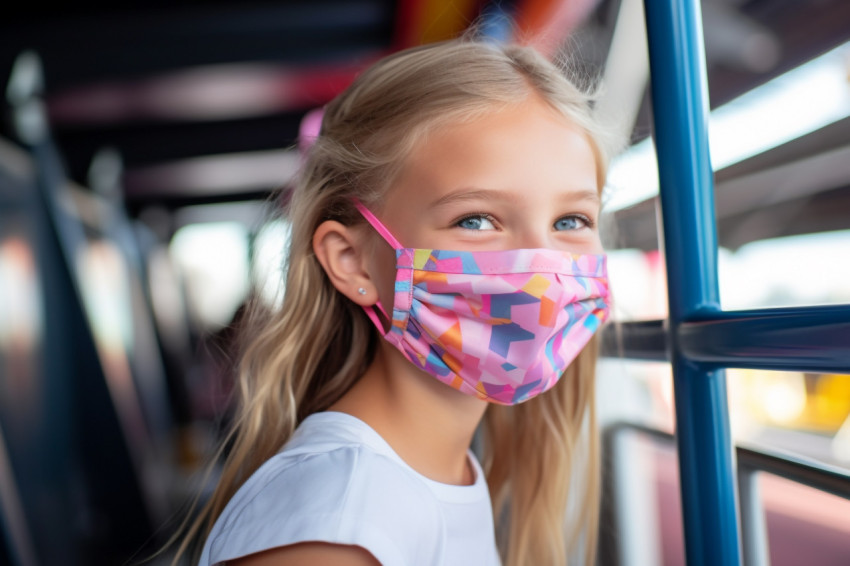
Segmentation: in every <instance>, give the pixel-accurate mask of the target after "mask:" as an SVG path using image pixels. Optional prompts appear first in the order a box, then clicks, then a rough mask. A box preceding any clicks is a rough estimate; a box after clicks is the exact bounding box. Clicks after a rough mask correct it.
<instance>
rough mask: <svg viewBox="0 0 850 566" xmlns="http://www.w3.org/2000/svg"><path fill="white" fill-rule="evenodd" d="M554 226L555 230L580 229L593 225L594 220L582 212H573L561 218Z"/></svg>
mask: <svg viewBox="0 0 850 566" xmlns="http://www.w3.org/2000/svg"><path fill="white" fill-rule="evenodd" d="M554 226H555V230H579V229H581V228H588V227H590V226H593V222H592V221H591V220H590V219H589V218H587V217H586V216H583V215H581V214H572V215H570V216H564V217H563V218H559V219H558V220H557V221H556V222H555V225H554Z"/></svg>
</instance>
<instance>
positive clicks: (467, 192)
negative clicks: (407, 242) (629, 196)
mask: <svg viewBox="0 0 850 566" xmlns="http://www.w3.org/2000/svg"><path fill="white" fill-rule="evenodd" d="M564 197H569V198H573V199H577V200H586V201H591V202H593V203H597V204H598V203H600V202H601V199H600V197H599V193H598V192H597V191H596V190H595V189H593V190H591V189H577V190H573V191H566V192H564ZM469 200H502V201H516V200H517V199H516V198H514V197H513V195H508V194H506V193H505V192H504V191H496V190H492V189H477V188H474V187H470V188H464V189H458V190H456V191H452V192H450V193H448V194H446V195H443V196H442V197H440V198H438V199H437V200H436V201H434V202H433V203H432V204H431V208H436V207H439V206H444V205H446V204H450V203H455V202H463V201H469Z"/></svg>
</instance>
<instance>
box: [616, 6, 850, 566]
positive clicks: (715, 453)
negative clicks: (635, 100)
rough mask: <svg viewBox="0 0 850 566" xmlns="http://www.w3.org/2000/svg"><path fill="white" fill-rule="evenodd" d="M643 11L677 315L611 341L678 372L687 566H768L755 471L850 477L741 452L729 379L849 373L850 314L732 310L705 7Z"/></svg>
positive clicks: (800, 477)
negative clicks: (753, 373) (720, 225)
mask: <svg viewBox="0 0 850 566" xmlns="http://www.w3.org/2000/svg"><path fill="white" fill-rule="evenodd" d="M644 5H645V13H646V24H647V36H648V43H649V45H648V46H649V58H650V69H651V86H652V105H653V108H654V109H655V112H654V129H653V137H654V139H655V145H656V148H657V158H658V171H659V181H660V199H659V201H660V206H661V220H662V234H663V238H662V239H663V247H664V254H665V257H666V269H667V286H668V295H669V296H668V302H669V313H670V315H669V320H667V321H650V322H642V323H632V324H623V325H621V326H619V327H612V331H610V332H609V336H608V337H607V338H606V342H607V344H608V346H609V348H608V349H609V350H611V349H612V348H613V351H614V352H617V351H619V353H620V354H622V355H623V356H624V357H631V358H639V359H655V360H659V359H666V360H669V361H670V363H671V365H672V368H673V382H674V398H675V412H676V423H677V431H676V437H675V440H676V443H677V447H678V456H679V476H680V482H681V492H682V519H683V527H684V534H685V554H686V559H687V563H688V564H689V565H690V566H701V565H706V566H708V565H711V566H735V565H738V564H740V563H741V561H742V551H743V555H744V557H745V558H746V561H747V563H748V564H750V563H756V564H758V563H760V562H759V559H758V555H759V553H760V552H761V553H764V548H763V546H762V547H761V548H760V547H759V546H758V545H760V544H761V545H763V541H764V539H763V537H761V536H758V533H753V532H752V531H753V529H754V528H758V517H759V516H760V515H753V514H752V513H751V512H752V511H753V510H754V508H753V507H752V506H751V505H752V504H753V503H752V502H753V501H755V502H757V500H758V498H757V497H753V496H752V495H753V494H752V493H751V491H748V490H750V487H751V486H752V485H754V482H752V481H751V479H752V478H751V476H750V475H749V471H750V470H752V469H758V470H762V469H763V468H766V467H770V468H771V470H776V471H779V472H781V473H780V475H784V476H785V477H789V478H791V479H796V480H797V481H802V482H803V483H808V484H809V485H811V484H812V483H811V482H814V483H817V484H818V485H824V486H826V485H827V484H829V485H830V486H831V487H830V489H828V491H831V492H833V493H835V492H836V491H835V490H838V491H840V492H842V493H844V491H846V490H847V489H848V487H847V486H848V484H850V478H848V477H847V476H846V475H842V474H838V473H837V472H835V471H829V470H826V469H825V468H823V467H819V466H817V465H814V464H805V463H802V462H800V461H795V460H792V459H790V458H788V457H784V456H779V455H769V454H765V453H762V452H754V451H747V449H737V450H736V449H734V448H733V446H732V442H731V435H730V430H729V418H728V408H727V404H726V378H725V371H724V368H726V367H742V368H761V369H778V370H795V371H812V372H836V373H850V339H848V337H850V306H834V307H812V308H788V309H765V310H748V311H734V312H733V311H727V312H724V311H722V309H721V308H720V301H719V290H718V283H717V234H716V227H715V226H716V222H715V217H714V180H713V172H712V167H711V160H710V156H709V149H708V133H707V116H708V96H707V83H706V72H705V57H704V54H703V41H702V23H701V14H700V2H699V0H645V2H644ZM612 334H613V335H614V336H611V335H612ZM653 434H654V433H653ZM736 457H737V459H738V461H739V464H738V465H737V466H736V464H735V459H736ZM742 460H743V466H742V465H741V461H742ZM736 467H737V468H740V469H741V471H742V473H740V474H736ZM765 471H767V470H765ZM774 473H775V472H774ZM836 474H837V475H836ZM827 478H831V479H830V480H829V482H831V483H829V482H827ZM738 490H741V492H742V493H741V495H742V510H741V517H739V515H738V506H737V499H738V498H737V496H738ZM741 518H743V521H744V527H743V532H744V542H743V547H742V544H741V540H740V537H739V519H741ZM761 528H762V530H763V524H762V527H761Z"/></svg>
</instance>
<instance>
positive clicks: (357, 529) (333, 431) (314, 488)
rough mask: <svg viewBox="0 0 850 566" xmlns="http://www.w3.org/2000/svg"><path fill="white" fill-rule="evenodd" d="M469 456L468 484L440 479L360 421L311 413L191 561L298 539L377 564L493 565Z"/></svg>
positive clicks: (485, 495)
mask: <svg viewBox="0 0 850 566" xmlns="http://www.w3.org/2000/svg"><path fill="white" fill-rule="evenodd" d="M469 459H470V461H471V462H472V466H473V468H474V470H475V483H474V484H473V485H469V486H458V485H449V484H444V483H439V482H436V481H434V480H430V479H428V478H426V477H425V476H423V475H422V474H420V473H418V472H416V471H415V470H413V468H411V467H410V466H408V465H407V464H406V463H405V462H404V461H403V460H402V459H401V458H400V457H399V456H398V454H396V453H395V452H394V451H393V449H392V448H391V447H390V445H389V444H387V442H386V441H385V440H384V439H383V438H382V437H381V436H380V435H379V434H378V433H377V432H375V430H373V429H372V428H371V427H370V426H369V425H367V424H366V423H364V422H363V421H361V420H360V419H358V418H356V417H353V416H351V415H348V414H345V413H339V412H323V413H316V414H313V415H310V416H309V417H307V418H306V419H304V421H303V422H302V423H301V425H300V426H299V427H298V429H297V430H296V431H295V434H294V435H293V436H292V438H291V439H290V441H289V442H288V443H287V444H286V446H284V448H283V449H282V450H281V451H280V452H279V453H277V454H276V455H275V456H273V457H271V458H270V459H269V460H268V461H267V462H265V463H264V464H263V465H262V466H260V468H259V469H258V470H257V471H256V472H255V473H254V474H253V475H252V476H251V477H250V478H248V480H247V481H246V482H245V484H244V485H243V486H242V487H241V488H240V489H239V490H238V491H237V492H236V494H235V495H234V496H233V498H232V499H231V500H230V502H229V503H228V504H227V506H226V507H225V508H224V511H223V512H222V514H221V516H220V517H219V518H218V520H217V521H216V523H215V525H214V526H213V529H212V531H211V532H210V536H209V538H208V539H207V541H206V544H205V545H204V550H203V554H202V555H201V561H200V565H199V566H213V565H215V564H220V563H222V562H224V561H226V560H232V559H234V558H239V557H241V556H246V555H248V554H253V553H255V552H260V551H263V550H267V549H270V548H275V547H279V546H285V545H288V544H294V543H298V542H306V541H324V542H329V543H337V544H346V545H357V546H361V547H363V548H365V549H366V550H368V551H369V552H370V553H372V555H373V556H375V558H377V559H378V561H379V562H381V564H383V565H384V566H414V565H416V566H420V565H421V566H426V565H427V566H438V565H439V566H452V565H457V566H469V565H471V564H475V565H476V566H479V565H480V566H491V565H498V564H500V562H499V556H498V553H497V551H496V543H495V537H494V532H493V512H492V509H491V506H490V494H489V492H488V490H487V483H486V481H485V479H484V474H483V473H482V471H481V466H480V464H479V463H478V460H477V459H476V458H475V456H474V454H472V452H469Z"/></svg>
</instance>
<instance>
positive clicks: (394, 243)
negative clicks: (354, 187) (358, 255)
mask: <svg viewBox="0 0 850 566" xmlns="http://www.w3.org/2000/svg"><path fill="white" fill-rule="evenodd" d="M351 201H352V202H353V203H354V207H355V208H356V209H357V211H358V212H360V214H362V215H363V218H365V219H366V222H368V223H369V224H370V225H371V226H372V228H374V229H375V231H376V232H378V234H380V236H381V237H382V238H383V239H384V241H385V242H387V243H388V244H389V245H390V246H391V247H392V248H393V249H394V250H401V249H404V246H402V245H401V242H399V241H398V240H397V239H396V237H395V236H393V235H392V233H391V232H390V231H389V230H388V229H387V227H386V226H384V225H383V223H382V222H381V221H380V220H378V217H377V216H375V215H374V214H372V211H371V210H369V209H368V208H366V206H364V204H363V203H362V202H360V201H359V200H358V199H356V198H352V199H351ZM375 307H377V309H378V310H379V311H381V314H383V315H384V317H385V318H386V319H387V321H389V323H390V325H392V319H391V318H390V315H388V314H387V311H386V310H385V309H384V307H383V306H382V305H381V301H377V302H375V305H374V306H372V307H364V308H363V310H365V311H366V316H368V317H369V319H370V320H371V321H372V322H373V323H374V324H375V327H376V328H377V329H378V330H379V331H380V332H382V333H384V324H383V323H382V322H381V319H380V318H379V317H378V313H376V312H375Z"/></svg>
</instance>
